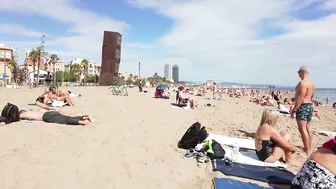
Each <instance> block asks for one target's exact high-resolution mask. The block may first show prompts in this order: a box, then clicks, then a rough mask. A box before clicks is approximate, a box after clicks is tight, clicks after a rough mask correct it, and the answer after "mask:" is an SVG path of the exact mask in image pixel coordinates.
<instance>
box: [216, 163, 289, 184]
mask: <svg viewBox="0 0 336 189" xmlns="http://www.w3.org/2000/svg"><path fill="white" fill-rule="evenodd" d="M212 167H213V171H220V172H222V173H223V174H225V175H228V176H236V177H242V178H248V179H252V180H256V181H262V182H267V183H272V184H290V183H291V181H292V180H293V179H294V177H295V175H294V174H293V173H291V172H289V171H287V170H286V169H279V168H277V167H262V166H255V165H246V164H240V163H235V162H234V163H232V165H227V164H226V162H225V161H224V160H213V161H212Z"/></svg>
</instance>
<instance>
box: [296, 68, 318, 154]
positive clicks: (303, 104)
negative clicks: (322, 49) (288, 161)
mask: <svg viewBox="0 0 336 189" xmlns="http://www.w3.org/2000/svg"><path fill="white" fill-rule="evenodd" d="M298 74H299V76H300V78H301V81H300V82H299V83H298V84H297V86H296V88H295V105H294V107H293V109H292V111H291V118H294V113H295V114H296V121H297V124H298V127H299V131H300V134H301V137H302V141H303V145H304V151H305V152H306V153H307V155H310V154H311V152H312V151H311V150H312V131H311V128H310V122H311V120H312V118H313V113H314V107H313V97H314V94H315V84H314V82H313V81H312V80H310V79H309V78H308V75H309V70H308V68H307V67H306V66H302V67H300V69H299V71H298Z"/></svg>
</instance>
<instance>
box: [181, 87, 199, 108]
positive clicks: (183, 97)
mask: <svg viewBox="0 0 336 189" xmlns="http://www.w3.org/2000/svg"><path fill="white" fill-rule="evenodd" d="M183 90H184V87H179V88H178V93H177V100H178V101H179V100H186V101H187V102H189V103H190V105H191V108H192V109H194V108H195V107H196V105H195V103H196V102H195V100H194V99H192V98H191V97H188V96H186V95H185V94H184V93H183Z"/></svg>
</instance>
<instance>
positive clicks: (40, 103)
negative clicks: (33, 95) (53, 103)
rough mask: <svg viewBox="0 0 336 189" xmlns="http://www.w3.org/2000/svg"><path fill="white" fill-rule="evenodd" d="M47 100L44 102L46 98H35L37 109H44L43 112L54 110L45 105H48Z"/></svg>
mask: <svg viewBox="0 0 336 189" xmlns="http://www.w3.org/2000/svg"><path fill="white" fill-rule="evenodd" d="M48 101H49V100H48V99H47V100H46V98H45V96H39V97H37V99H36V101H35V104H36V105H37V106H38V107H40V108H42V109H44V110H48V111H49V110H56V109H55V108H54V107H49V106H48V105H47V103H48Z"/></svg>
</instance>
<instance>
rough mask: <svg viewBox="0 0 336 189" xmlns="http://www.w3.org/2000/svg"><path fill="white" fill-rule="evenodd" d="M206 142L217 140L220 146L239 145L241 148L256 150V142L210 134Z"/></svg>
mask: <svg viewBox="0 0 336 189" xmlns="http://www.w3.org/2000/svg"><path fill="white" fill-rule="evenodd" d="M206 140H215V141H217V142H218V143H219V144H225V145H228V146H235V145H238V146H239V147H240V148H245V149H250V150H255V142H254V140H252V139H243V138H232V137H227V136H224V135H216V134H213V133H209V136H208V138H207V139H206Z"/></svg>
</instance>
